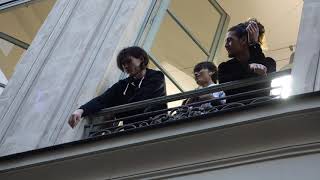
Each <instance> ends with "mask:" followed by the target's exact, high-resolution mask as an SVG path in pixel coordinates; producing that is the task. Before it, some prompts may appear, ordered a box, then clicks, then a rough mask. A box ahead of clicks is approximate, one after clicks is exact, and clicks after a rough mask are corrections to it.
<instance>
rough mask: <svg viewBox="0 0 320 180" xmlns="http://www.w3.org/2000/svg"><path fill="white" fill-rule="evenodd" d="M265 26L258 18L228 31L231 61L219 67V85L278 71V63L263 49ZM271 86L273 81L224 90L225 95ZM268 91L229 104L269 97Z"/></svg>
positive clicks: (231, 100) (232, 100) (226, 43)
mask: <svg viewBox="0 0 320 180" xmlns="http://www.w3.org/2000/svg"><path fill="white" fill-rule="evenodd" d="M264 32H265V30H264V26H263V25H262V24H261V23H260V22H258V21H257V20H256V19H251V20H249V21H246V22H245V23H240V24H238V25H236V26H233V27H231V28H230V29H229V30H228V33H227V37H226V42H225V48H226V50H227V51H228V56H229V57H230V58H232V59H230V60H228V61H227V62H223V63H221V64H220V65H219V68H218V79H219V83H225V82H231V81H236V80H242V79H246V78H251V77H258V76H266V75H267V73H271V72H275V71H276V62H275V60H274V59H272V58H270V57H265V55H264V53H263V52H262V49H261V43H262V39H263V36H264ZM267 87H270V82H267V83H258V84H256V85H252V86H247V87H243V88H237V89H232V90H227V91H225V93H226V95H227V96H229V95H234V94H238V93H242V92H247V91H252V90H257V89H262V88H267ZM269 94H270V92H269V91H266V92H261V93H257V94H255V95H249V96H245V97H239V98H233V99H230V100H227V101H228V102H234V101H240V100H244V99H249V98H255V97H260V96H268V95H269Z"/></svg>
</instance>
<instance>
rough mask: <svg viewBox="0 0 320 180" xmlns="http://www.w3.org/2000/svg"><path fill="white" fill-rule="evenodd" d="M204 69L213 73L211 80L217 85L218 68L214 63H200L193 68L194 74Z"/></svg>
mask: <svg viewBox="0 0 320 180" xmlns="http://www.w3.org/2000/svg"><path fill="white" fill-rule="evenodd" d="M202 69H208V70H209V71H210V72H213V74H212V76H211V79H212V81H213V82H214V83H217V80H218V76H217V71H218V69H217V66H216V65H214V64H213V63H212V62H209V61H204V62H200V63H198V64H197V65H195V66H194V68H193V72H194V73H195V72H199V71H200V70H202Z"/></svg>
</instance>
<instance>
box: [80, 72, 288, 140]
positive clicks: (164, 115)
mask: <svg viewBox="0 0 320 180" xmlns="http://www.w3.org/2000/svg"><path fill="white" fill-rule="evenodd" d="M287 75H290V70H286V71H282V72H277V73H273V74H270V75H268V76H267V77H259V78H251V79H246V80H242V81H235V82H230V83H224V84H221V85H217V86H214V87H209V88H205V89H201V90H196V91H189V92H185V93H182V94H175V95H171V96H167V97H160V98H155V99H150V100H145V101H140V102H136V103H130V104H126V105H121V106H116V107H112V108H107V109H104V110H102V111H101V112H99V113H98V114H96V115H94V116H91V117H89V124H88V125H86V126H85V135H84V138H92V137H97V136H107V137H111V136H117V135H121V134H127V133H131V132H135V131H142V130H146V129H150V128H157V127H162V126H169V125H170V124H174V123H183V122H188V121H194V120H196V121H198V120H201V119H208V118H213V119H214V117H215V116H218V115H227V114H228V113H232V112H236V111H245V110H248V109H252V108H257V107H259V106H263V105H265V104H269V103H275V102H281V101H282V100H281V99H280V98H281V92H282V88H284V87H282V86H281V83H284V82H280V83H278V86H273V87H266V88H263V89H255V90H253V91H247V92H242V93H238V94H233V95H229V96H226V97H223V98H219V99H211V100H206V101H200V102H195V103H192V104H188V105H182V106H178V107H173V108H168V109H163V110H158V111H153V112H146V113H142V114H134V115H131V116H129V117H123V118H120V119H117V118H115V116H114V114H117V113H123V112H128V111H132V110H138V109H141V108H142V109H143V108H146V107H148V106H154V105H159V104H168V103H170V102H173V101H177V100H185V99H188V98H193V97H198V96H201V95H205V94H209V93H213V92H219V91H228V90H234V89H238V88H245V87H248V86H252V85H257V84H261V83H268V82H269V83H270V82H271V81H272V80H273V79H276V78H279V77H284V76H287ZM275 91H277V93H276V95H274V93H270V92H275ZM261 94H263V95H261ZM239 99H240V101H238V100H239ZM222 100H224V101H226V102H227V103H225V104H220V103H219V102H220V101H222Z"/></svg>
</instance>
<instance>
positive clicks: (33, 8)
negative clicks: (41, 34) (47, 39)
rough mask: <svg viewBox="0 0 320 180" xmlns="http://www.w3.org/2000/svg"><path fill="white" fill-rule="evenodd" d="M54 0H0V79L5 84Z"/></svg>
mask: <svg viewBox="0 0 320 180" xmlns="http://www.w3.org/2000/svg"><path fill="white" fill-rule="evenodd" d="M54 3H55V0H39V1H35V0H34V1H21V0H20V1H19V0H17V1H0V10H1V11H0V23H1V24H2V25H1V26H0V70H1V71H2V73H3V76H4V77H2V78H1V79H3V80H2V81H3V82H2V81H1V82H0V83H3V84H6V80H9V79H10V78H11V76H12V74H13V72H14V69H15V66H16V64H17V63H18V62H19V60H20V57H21V56H22V54H23V53H24V52H25V51H26V50H27V48H28V47H29V44H31V42H32V40H33V39H34V37H35V36H36V34H37V32H38V30H39V28H40V27H41V25H42V24H43V22H44V21H45V19H46V18H47V16H48V13H49V12H50V10H51V8H52V7H53V5H54Z"/></svg>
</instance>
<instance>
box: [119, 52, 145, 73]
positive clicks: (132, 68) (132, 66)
mask: <svg viewBox="0 0 320 180" xmlns="http://www.w3.org/2000/svg"><path fill="white" fill-rule="evenodd" d="M141 63H142V60H141V59H140V58H135V57H132V56H129V57H126V59H124V61H123V62H122V68H123V71H124V72H125V73H127V74H129V76H135V75H137V74H138V73H140V72H141V70H142V69H141Z"/></svg>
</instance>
